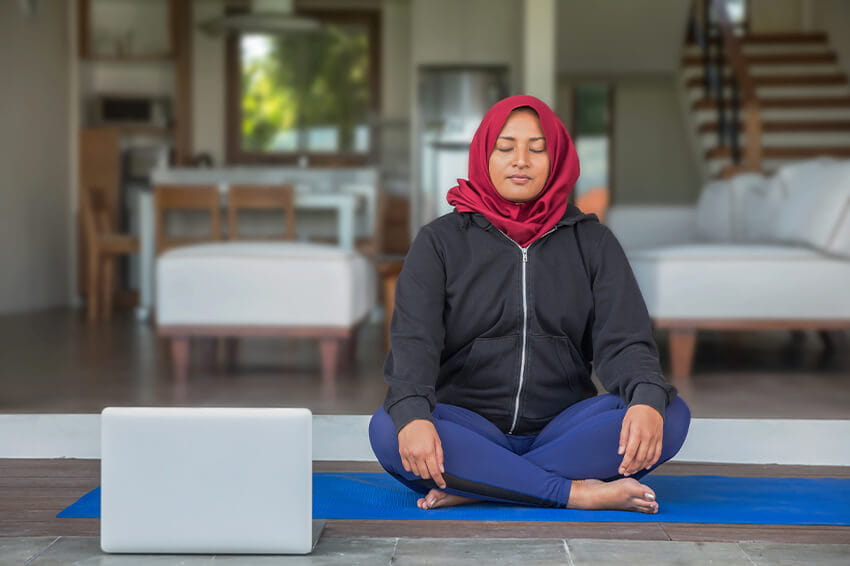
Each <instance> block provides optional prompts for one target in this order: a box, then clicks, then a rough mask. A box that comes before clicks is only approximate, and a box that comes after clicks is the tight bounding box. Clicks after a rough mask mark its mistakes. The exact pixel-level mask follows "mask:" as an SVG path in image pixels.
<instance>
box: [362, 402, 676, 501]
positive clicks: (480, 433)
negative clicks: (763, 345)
mask: <svg viewBox="0 0 850 566" xmlns="http://www.w3.org/2000/svg"><path fill="white" fill-rule="evenodd" d="M627 408H628V407H626V405H625V404H624V403H623V401H622V400H621V399H620V397H618V396H616V395H612V394H606V395H599V396H596V397H592V398H590V399H585V400H584V401H581V402H580V403H576V404H575V405H572V406H571V407H569V408H567V409H565V410H564V411H563V412H562V413H561V414H559V415H558V416H557V417H555V418H554V419H552V421H551V422H550V423H549V424H547V425H546V426H545V427H544V428H543V430H541V431H540V432H539V433H538V434H536V435H533V436H511V435H507V434H504V433H503V432H502V431H500V430H499V429H498V428H496V426H495V425H494V424H493V423H491V422H490V421H488V420H487V419H485V418H484V417H482V416H481V415H479V414H477V413H473V412H472V411H469V410H467V409H464V408H462V407H457V406H454V405H446V404H442V403H438V404H437V406H436V408H435V409H434V412H433V413H432V419H433V422H434V426H435V427H436V429H437V433H438V434H439V435H440V440H441V441H442V445H443V459H444V467H445V470H446V473H445V474H444V475H443V478H444V479H445V480H446V486H447V487H446V489H445V491H446V492H448V493H453V494H455V495H461V496H464V497H472V498H475V499H482V500H489V501H503V502H511V503H522V504H528V505H538V506H543V507H565V506H566V505H567V502H568V501H569V498H570V485H571V483H572V481H571V480H579V479H588V478H595V479H601V480H605V481H612V480H615V479H619V478H621V477H622V476H621V475H619V472H618V469H619V466H620V463H621V462H622V461H623V456H622V455H619V454H617V447H618V445H619V441H620V427H621V425H622V422H623V417H624V416H625V414H626V409H627ZM690 420H691V413H690V410H689V409H688V406H687V405H686V404H685V402H684V401H682V400H681V399H680V398H679V397H677V398H676V399H674V400H673V402H672V403H670V405H669V406H668V407H667V411H666V417H665V419H664V437H663V444H662V450H661V458H660V459H659V460H658V462H657V463H656V464H655V465H654V466H652V468H650V469H649V470H641V471H639V472H636V473H635V474H633V475H632V476H630V477H633V478H636V479H640V478H642V477H643V476H645V475H646V474H648V473H649V472H651V471H652V470H654V469H655V468H657V467H658V466H660V465H661V464H663V463H664V462H666V461H667V460H669V459H670V458H672V457H673V456H675V455H676V453H677V452H678V451H679V449H680V448H681V447H682V444H683V443H684V442H685V436H686V435H687V433H688V425H689V424H690ZM369 439H370V440H371V442H372V450H373V451H374V452H375V456H377V458H378V461H379V462H380V463H381V466H383V467H384V469H385V470H386V471H387V472H389V473H390V474H391V475H392V476H393V477H395V478H396V479H397V480H398V481H400V482H401V483H403V484H404V485H406V486H408V487H409V488H411V489H412V490H414V491H417V492H419V493H427V492H428V491H429V490H431V489H433V488H436V487H437V485H436V484H435V483H434V481H433V480H430V479H428V480H424V479H422V478H420V477H419V476H416V475H415V474H413V473H412V472H407V471H405V470H404V466H402V463H401V457H400V456H399V453H398V436H397V435H396V432H395V427H394V426H393V423H392V420H391V419H390V416H389V415H388V414H387V413H386V411H384V409H379V410H378V412H377V413H375V414H374V416H373V417H372V420H371V422H370V423H369Z"/></svg>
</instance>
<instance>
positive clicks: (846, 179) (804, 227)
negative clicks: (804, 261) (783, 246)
mask: <svg viewBox="0 0 850 566" xmlns="http://www.w3.org/2000/svg"><path fill="white" fill-rule="evenodd" d="M777 176H781V177H782V178H783V180H784V182H785V184H786V186H788V188H789V190H788V198H787V199H786V200H785V202H783V204H782V207H781V210H780V212H779V214H778V216H777V219H776V223H775V225H774V237H775V238H776V239H777V240H781V241H786V242H792V243H797V244H803V245H808V246H811V247H813V248H816V249H819V250H822V251H824V252H827V253H834V254H837V255H843V256H850V242H848V241H847V240H848V237H847V232H848V230H850V228H848V227H847V224H848V223H850V219H848V215H850V161H840V160H836V159H819V160H812V161H810V162H805V163H803V164H800V165H799V166H797V167H792V168H788V169H785V170H781V171H779V172H778V173H777Z"/></svg>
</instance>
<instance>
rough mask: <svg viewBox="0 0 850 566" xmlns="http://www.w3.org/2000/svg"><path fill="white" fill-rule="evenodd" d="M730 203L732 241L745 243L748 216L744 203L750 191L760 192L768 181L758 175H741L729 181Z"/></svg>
mask: <svg viewBox="0 0 850 566" xmlns="http://www.w3.org/2000/svg"><path fill="white" fill-rule="evenodd" d="M730 182H731V186H730V189H731V201H732V241H735V242H746V241H747V229H748V228H747V224H748V223H749V222H750V215H749V214H748V211H747V206H746V201H747V195H748V194H749V193H750V191H753V190H761V189H762V188H763V187H764V185H766V184H767V182H768V179H767V177H765V176H764V175H762V174H760V173H741V174H740V175H735V176H734V177H732V178H731V179H730Z"/></svg>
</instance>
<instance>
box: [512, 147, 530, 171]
mask: <svg viewBox="0 0 850 566" xmlns="http://www.w3.org/2000/svg"><path fill="white" fill-rule="evenodd" d="M528 158H529V154H528V148H519V147H518V148H517V149H516V152H515V153H514V165H516V166H517V167H528Z"/></svg>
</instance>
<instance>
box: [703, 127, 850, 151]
mask: <svg viewBox="0 0 850 566" xmlns="http://www.w3.org/2000/svg"><path fill="white" fill-rule="evenodd" d="M745 139H746V135H745V134H744V133H743V132H740V133H739V135H738V142H739V143H740V144H741V145H742V146H743V144H744V142H745ZM700 145H701V146H702V147H703V148H704V149H710V148H712V147H715V146H717V145H720V144H719V142H718V140H717V132H716V131H714V132H703V133H702V134H700ZM761 145H762V146H763V147H850V129H848V130H841V131H829V132H811V131H808V132H787V131H783V132H765V131H762V134H761Z"/></svg>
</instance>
